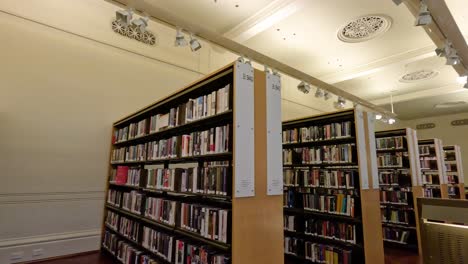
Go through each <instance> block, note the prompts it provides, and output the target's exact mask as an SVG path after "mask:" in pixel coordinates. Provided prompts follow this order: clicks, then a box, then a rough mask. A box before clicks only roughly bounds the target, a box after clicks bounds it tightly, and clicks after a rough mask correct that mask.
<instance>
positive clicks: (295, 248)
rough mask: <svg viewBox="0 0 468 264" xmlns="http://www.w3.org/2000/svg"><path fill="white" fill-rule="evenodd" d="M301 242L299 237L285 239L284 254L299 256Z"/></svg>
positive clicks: (286, 237)
mask: <svg viewBox="0 0 468 264" xmlns="http://www.w3.org/2000/svg"><path fill="white" fill-rule="evenodd" d="M300 244H301V242H300V240H299V238H297V237H289V236H285V237H284V253H285V254H290V255H294V256H299V246H300Z"/></svg>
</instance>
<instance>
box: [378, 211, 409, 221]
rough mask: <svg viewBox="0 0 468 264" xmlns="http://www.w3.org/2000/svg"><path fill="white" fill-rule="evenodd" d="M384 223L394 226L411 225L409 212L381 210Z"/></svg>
mask: <svg viewBox="0 0 468 264" xmlns="http://www.w3.org/2000/svg"><path fill="white" fill-rule="evenodd" d="M380 211H381V215H382V222H388V223H394V224H409V216H408V211H403V210H397V209H392V208H384V209H380Z"/></svg>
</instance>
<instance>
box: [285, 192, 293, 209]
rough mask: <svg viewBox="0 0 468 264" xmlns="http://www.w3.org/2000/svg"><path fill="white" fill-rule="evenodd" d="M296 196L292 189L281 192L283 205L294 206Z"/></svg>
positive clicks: (286, 206)
mask: <svg viewBox="0 0 468 264" xmlns="http://www.w3.org/2000/svg"><path fill="white" fill-rule="evenodd" d="M295 198H296V196H295V193H294V191H293V190H291V189H289V190H286V191H285V192H283V207H285V208H294V207H295V204H296V199H295Z"/></svg>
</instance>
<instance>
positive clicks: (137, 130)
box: [128, 119, 148, 139]
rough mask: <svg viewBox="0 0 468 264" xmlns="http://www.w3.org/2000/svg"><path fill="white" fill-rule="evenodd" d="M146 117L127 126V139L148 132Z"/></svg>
mask: <svg viewBox="0 0 468 264" xmlns="http://www.w3.org/2000/svg"><path fill="white" fill-rule="evenodd" d="M147 129H148V119H143V120H141V121H139V122H137V123H131V124H130V125H129V126H128V139H134V138H138V137H142V136H145V135H147V134H148V130H147Z"/></svg>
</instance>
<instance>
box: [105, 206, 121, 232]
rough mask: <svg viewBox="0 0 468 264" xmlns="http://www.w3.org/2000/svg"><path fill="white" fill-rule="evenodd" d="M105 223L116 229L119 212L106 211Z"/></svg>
mask: <svg viewBox="0 0 468 264" xmlns="http://www.w3.org/2000/svg"><path fill="white" fill-rule="evenodd" d="M106 225H107V226H109V228H111V229H112V230H115V231H117V230H118V228H119V214H117V213H114V212H112V211H107V215H106Z"/></svg>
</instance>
